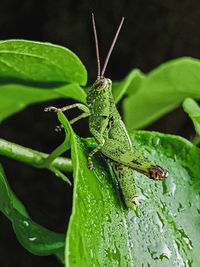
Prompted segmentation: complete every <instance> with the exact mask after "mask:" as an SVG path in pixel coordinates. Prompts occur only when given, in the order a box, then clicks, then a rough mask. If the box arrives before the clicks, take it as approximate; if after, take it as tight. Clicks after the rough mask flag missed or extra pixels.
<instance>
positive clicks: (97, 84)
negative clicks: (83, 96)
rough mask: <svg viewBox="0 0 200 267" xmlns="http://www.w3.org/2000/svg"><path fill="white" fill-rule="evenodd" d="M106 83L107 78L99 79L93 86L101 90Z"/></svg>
mask: <svg viewBox="0 0 200 267" xmlns="http://www.w3.org/2000/svg"><path fill="white" fill-rule="evenodd" d="M107 85H108V80H107V79H101V80H99V81H98V82H97V83H96V84H95V88H96V89H97V90H103V89H105V88H106V87H107Z"/></svg>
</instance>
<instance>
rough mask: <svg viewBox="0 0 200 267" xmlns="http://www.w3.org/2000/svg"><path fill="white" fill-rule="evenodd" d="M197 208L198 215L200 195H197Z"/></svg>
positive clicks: (199, 211)
mask: <svg viewBox="0 0 200 267" xmlns="http://www.w3.org/2000/svg"><path fill="white" fill-rule="evenodd" d="M196 206H197V211H198V213H200V194H197V195H196Z"/></svg>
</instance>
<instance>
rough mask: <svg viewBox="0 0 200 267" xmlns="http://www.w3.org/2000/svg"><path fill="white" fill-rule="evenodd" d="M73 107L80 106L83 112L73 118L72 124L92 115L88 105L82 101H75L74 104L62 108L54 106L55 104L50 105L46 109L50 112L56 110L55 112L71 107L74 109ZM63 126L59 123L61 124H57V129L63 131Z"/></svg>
mask: <svg viewBox="0 0 200 267" xmlns="http://www.w3.org/2000/svg"><path fill="white" fill-rule="evenodd" d="M72 108H78V109H80V110H82V111H83V113H82V114H81V115H79V116H78V117H76V118H74V119H72V120H71V121H70V124H73V123H75V122H77V121H78V120H80V119H83V118H86V117H88V116H90V110H89V109H88V107H86V106H85V105H83V104H81V103H75V104H72V105H68V106H65V107H62V108H57V107H53V106H50V107H46V108H45V109H44V111H45V112H50V111H54V112H65V111H67V110H69V109H72ZM62 128H63V126H62V125H59V126H56V129H55V130H56V131H61V130H62Z"/></svg>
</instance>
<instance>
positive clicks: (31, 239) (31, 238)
mask: <svg viewBox="0 0 200 267" xmlns="http://www.w3.org/2000/svg"><path fill="white" fill-rule="evenodd" d="M36 239H37V237H29V240H30V241H35V240H36Z"/></svg>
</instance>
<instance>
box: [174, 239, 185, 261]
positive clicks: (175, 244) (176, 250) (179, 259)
mask: <svg viewBox="0 0 200 267" xmlns="http://www.w3.org/2000/svg"><path fill="white" fill-rule="evenodd" d="M173 246H174V248H175V252H176V256H177V261H178V263H179V266H185V264H184V261H183V259H182V257H181V255H180V254H179V251H178V245H177V243H176V242H175V241H173ZM179 247H180V245H179Z"/></svg>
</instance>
